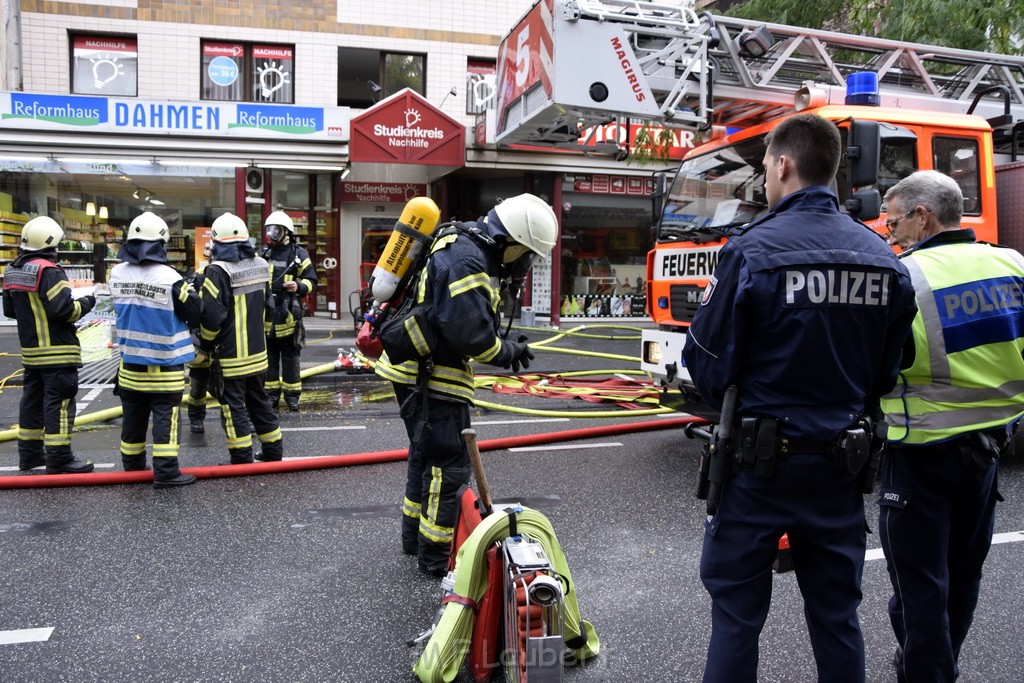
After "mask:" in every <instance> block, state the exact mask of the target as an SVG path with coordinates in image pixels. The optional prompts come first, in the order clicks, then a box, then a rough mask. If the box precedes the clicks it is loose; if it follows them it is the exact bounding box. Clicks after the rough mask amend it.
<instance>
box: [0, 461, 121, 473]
mask: <svg viewBox="0 0 1024 683" xmlns="http://www.w3.org/2000/svg"><path fill="white" fill-rule="evenodd" d="M93 466H94V467H99V468H101V469H102V468H111V467H117V465H116V464H115V463H112V462H95V463H93ZM35 469H37V470H39V471H40V472H42V471H43V466H42V465H40V466H39V467H37V468H35ZM17 471H18V466H17V465H6V466H4V467H0V472H17ZM29 471H30V472H31V471H32V470H29Z"/></svg>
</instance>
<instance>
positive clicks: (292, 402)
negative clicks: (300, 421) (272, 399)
mask: <svg viewBox="0 0 1024 683" xmlns="http://www.w3.org/2000/svg"><path fill="white" fill-rule="evenodd" d="M284 402H285V403H287V404H288V412H289V413H297V412H299V397H298V396H285V397H284Z"/></svg>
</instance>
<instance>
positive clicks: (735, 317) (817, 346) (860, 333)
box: [683, 186, 917, 441]
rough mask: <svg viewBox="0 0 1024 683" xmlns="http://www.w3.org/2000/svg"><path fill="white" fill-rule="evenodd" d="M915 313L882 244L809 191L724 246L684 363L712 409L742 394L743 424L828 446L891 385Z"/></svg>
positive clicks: (822, 195)
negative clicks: (762, 423)
mask: <svg viewBox="0 0 1024 683" xmlns="http://www.w3.org/2000/svg"><path fill="white" fill-rule="evenodd" d="M916 311H917V306H916V304H915V303H914V289H913V285H912V284H911V281H910V275H909V274H908V272H907V269H906V267H905V266H904V265H903V264H901V263H900V262H899V260H898V259H897V258H896V255H895V254H894V253H893V251H892V249H890V248H889V245H888V244H886V242H885V240H884V239H882V238H881V237H880V236H879V235H878V234H876V233H875V232H873V231H872V230H871V229H870V228H868V227H867V226H865V225H864V224H863V223H860V222H858V221H856V220H854V219H853V218H851V217H850V216H847V215H845V214H843V213H840V211H839V203H838V200H837V199H836V196H835V195H834V194H833V193H832V192H831V191H830V190H829V189H828V188H826V187H824V186H812V187H807V188H804V189H802V190H799V191H797V192H794V193H792V194H790V195H787V196H786V197H784V198H783V199H782V200H781V201H780V202H779V203H778V204H777V205H776V206H775V207H774V209H773V210H772V211H770V212H769V213H767V214H766V215H764V216H763V217H761V218H760V219H758V220H756V221H754V222H752V223H750V224H749V225H747V226H745V227H744V228H743V229H742V231H741V233H740V234H739V235H738V236H736V237H733V238H731V239H730V240H729V241H728V242H727V243H726V244H725V246H724V247H722V251H721V253H720V254H719V259H718V266H717V268H716V270H715V272H714V275H713V277H712V278H711V282H710V283H709V284H708V287H707V289H706V290H705V291H704V297H703V299H702V301H701V305H700V306H699V308H698V310H697V313H696V315H695V316H694V318H693V324H692V325H691V326H690V330H689V335H688V337H687V341H686V346H685V348H684V350H683V358H684V360H685V362H686V365H687V368H688V369H689V371H690V376H691V377H692V379H693V381H694V384H695V385H696V386H697V389H698V391H700V394H701V396H702V397H703V398H704V400H705V401H707V402H708V403H709V404H711V405H712V406H714V407H716V408H720V407H721V404H722V396H723V394H724V393H725V390H726V388H727V387H728V386H729V385H730V384H735V385H737V387H738V389H739V392H738V397H739V402H738V405H737V416H738V417H739V416H751V417H753V416H767V417H772V418H776V419H778V420H779V431H780V433H781V434H783V435H785V436H787V437H789V438H791V439H795V440H808V441H828V440H831V439H832V438H834V437H835V436H836V435H837V434H838V433H839V432H840V431H842V430H843V429H846V428H847V427H849V426H851V425H852V424H853V423H854V421H855V419H856V417H857V416H858V415H859V414H860V413H861V412H862V411H863V410H864V408H865V403H866V400H867V399H869V398H870V399H877V398H878V397H880V396H882V395H883V394H885V393H886V392H888V391H889V390H890V389H891V388H892V387H893V386H894V385H895V383H896V377H897V372H898V368H899V362H900V351H901V347H902V345H903V341H904V339H905V338H906V336H907V334H908V332H909V331H910V324H911V322H912V321H913V318H914V314H915V312H916Z"/></svg>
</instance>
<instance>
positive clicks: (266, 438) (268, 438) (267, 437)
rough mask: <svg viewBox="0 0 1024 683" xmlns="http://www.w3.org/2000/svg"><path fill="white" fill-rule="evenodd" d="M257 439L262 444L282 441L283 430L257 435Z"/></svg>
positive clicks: (278, 429)
mask: <svg viewBox="0 0 1024 683" xmlns="http://www.w3.org/2000/svg"><path fill="white" fill-rule="evenodd" d="M256 438H257V439H259V440H260V443H275V442H277V441H280V440H281V428H280V427H278V428H277V429H274V430H273V431H270V432H267V433H265V434H257V435H256Z"/></svg>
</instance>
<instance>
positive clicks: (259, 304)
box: [199, 213, 283, 464]
mask: <svg viewBox="0 0 1024 683" xmlns="http://www.w3.org/2000/svg"><path fill="white" fill-rule="evenodd" d="M210 236H211V238H212V239H213V262H212V263H210V265H208V266H207V267H206V270H205V271H203V275H204V278H203V291H202V293H201V296H202V300H203V314H202V318H201V324H200V327H199V337H200V341H199V346H200V351H202V352H203V353H204V354H206V355H209V356H211V358H213V365H212V366H211V378H210V391H211V393H212V394H213V395H214V396H215V397H216V398H217V400H218V401H219V402H220V411H221V424H222V425H223V426H224V431H225V433H226V434H227V439H228V452H229V453H230V455H231V463H232V464H239V463H249V462H252V461H253V450H252V434H253V433H254V432H255V434H256V437H257V438H258V439H259V441H260V443H261V444H262V446H263V450H262V453H261V454H260V455H259V457H258V459H259V460H261V461H270V460H280V459H281V456H282V455H283V442H282V440H281V428H280V422H279V421H278V416H277V413H275V412H274V410H273V408H271V407H270V398H269V397H268V396H267V391H266V389H265V388H264V387H263V380H264V377H265V376H266V373H267V345H266V325H267V324H268V323H267V311H266V304H267V296H268V294H269V289H270V288H269V283H270V267H269V266H268V265H267V262H266V261H264V260H263V259H262V258H260V257H259V256H257V255H256V249H255V248H254V247H253V245H252V243H251V242H250V241H249V230H248V228H246V226H245V222H244V221H243V220H242V219H241V218H239V217H238V216H236V215H234V214H232V213H225V214H223V215H221V216H219V217H217V219H216V220H215V221H213V225H212V226H211V229H210Z"/></svg>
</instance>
